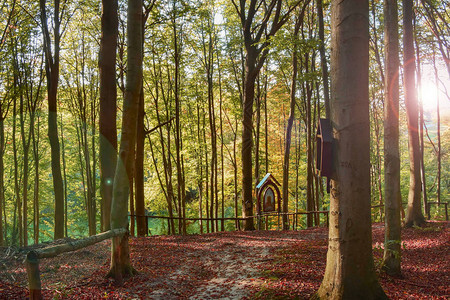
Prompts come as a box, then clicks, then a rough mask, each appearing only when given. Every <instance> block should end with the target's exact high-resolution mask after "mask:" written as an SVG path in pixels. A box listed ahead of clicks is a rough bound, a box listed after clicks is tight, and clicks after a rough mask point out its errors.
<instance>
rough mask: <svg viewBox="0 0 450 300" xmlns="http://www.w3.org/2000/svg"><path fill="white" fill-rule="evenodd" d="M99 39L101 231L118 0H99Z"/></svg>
mask: <svg viewBox="0 0 450 300" xmlns="http://www.w3.org/2000/svg"><path fill="white" fill-rule="evenodd" d="M102 7H103V12H102V38H101V43H100V54H99V69H100V125H99V127H100V155H99V156H100V177H101V179H100V193H101V196H102V208H103V209H102V222H101V223H102V230H104V231H106V230H109V229H110V227H111V225H110V217H111V201H112V190H113V189H112V187H113V185H112V184H113V179H114V171H115V169H116V161H117V128H116V112H117V104H116V99H117V85H116V51H117V36H118V34H119V29H118V26H119V23H118V22H119V21H118V12H117V9H118V2H117V0H113V1H110V0H102Z"/></svg>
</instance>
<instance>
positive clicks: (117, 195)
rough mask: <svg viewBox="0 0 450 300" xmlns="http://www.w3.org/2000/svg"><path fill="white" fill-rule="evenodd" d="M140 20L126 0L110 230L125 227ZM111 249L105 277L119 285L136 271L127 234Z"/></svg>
mask: <svg viewBox="0 0 450 300" xmlns="http://www.w3.org/2000/svg"><path fill="white" fill-rule="evenodd" d="M142 20H143V18H142V0H128V14H127V22H128V24H127V26H128V27H127V39H128V43H127V53H128V56H127V79H126V87H125V98H124V102H123V117H122V134H121V138H120V150H119V158H118V161H117V166H116V173H115V176H114V185H113V198H112V206H111V229H117V228H127V227H128V197H129V195H130V185H129V178H130V177H131V176H132V172H133V165H132V164H133V161H134V157H133V154H134V151H133V149H134V147H135V143H136V127H137V122H136V119H137V114H138V108H139V98H140V95H141V88H142V57H143V54H142V37H143V36H142ZM111 247H112V248H111V270H110V273H109V276H112V277H114V279H115V280H116V281H117V282H118V283H121V282H122V280H123V279H122V278H123V276H126V275H133V274H134V273H135V272H136V271H135V270H134V269H133V267H132V266H131V262H130V250H129V246H128V234H125V235H122V236H118V237H114V238H113V239H112V245H111Z"/></svg>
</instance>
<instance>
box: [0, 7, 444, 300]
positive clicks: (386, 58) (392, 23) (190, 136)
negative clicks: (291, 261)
mask: <svg viewBox="0 0 450 300" xmlns="http://www.w3.org/2000/svg"><path fill="white" fill-rule="evenodd" d="M337 2H338V1H334V0H287V1H281V0H250V1H244V0H239V1H238V0H197V1H191V0H128V1H124V0H111V1H107V0H102V1H93V0H80V1H70V0H39V1H23V0H0V3H1V5H0V19H1V28H0V34H1V39H0V59H1V63H0V101H1V102H0V247H1V248H2V249H7V248H8V249H13V248H14V249H25V248H26V247H29V246H31V247H32V245H39V244H42V243H51V242H53V241H54V240H58V239H63V238H64V239H66V240H67V239H69V240H72V239H80V238H86V237H89V236H91V237H93V236H96V235H97V234H100V233H102V232H107V231H111V230H112V229H113V230H117V229H120V228H127V229H128V231H127V234H126V235H125V236H124V237H122V235H120V236H119V237H113V238H112V242H111V243H112V248H111V249H112V250H111V252H112V254H111V255H112V256H111V270H110V272H112V274H113V275H112V277H114V278H115V279H116V280H119V281H121V280H122V277H121V275H120V276H119V277H117V276H118V275H117V273H115V271H114V270H115V269H114V265H115V263H118V262H122V257H120V255H122V254H120V253H123V252H121V251H119V250H118V249H119V248H120V249H123V248H122V247H124V243H126V244H128V235H129V236H131V237H134V236H138V237H144V236H159V235H161V236H164V235H169V236H170V235H180V236H185V235H192V234H207V233H208V234H209V233H217V234H219V233H221V232H235V231H238V232H240V231H242V232H243V231H253V230H255V229H257V231H260V230H262V229H266V230H270V231H275V230H283V232H284V231H286V230H294V231H297V230H314V229H311V228H313V227H320V228H319V229H318V230H325V229H326V228H327V227H329V228H330V229H329V243H330V249H331V247H332V246H331V245H332V243H333V236H334V238H335V239H341V238H342V239H346V234H347V233H342V232H341V231H340V230H338V229H337V228H338V225H336V226H335V228H336V229H334V225H333V224H339V226H340V224H341V223H339V222H340V221H339V220H338V219H339V218H340V216H341V215H342V216H344V218H347V216H348V218H349V220H350V223H351V222H354V223H358V224H365V225H364V226H362V227H364V228H362V227H361V228H362V229H355V230H356V231H355V232H356V233H355V234H356V235H358V234H359V236H360V237H362V236H369V237H370V235H371V233H372V231H371V228H372V227H371V222H372V223H374V224H381V223H384V226H385V230H386V236H385V237H384V238H380V239H385V240H384V246H383V249H384V258H383V267H382V268H384V269H385V271H386V272H387V273H388V274H389V273H392V274H397V275H398V273H399V272H400V259H399V255H398V253H399V252H400V247H401V245H402V244H401V239H400V231H401V230H402V229H401V228H402V227H409V228H410V227H413V229H412V230H414V228H416V229H417V230H421V229H418V228H420V227H422V226H425V224H426V223H427V220H435V221H437V222H441V221H445V220H446V221H448V212H447V201H448V197H449V195H450V163H449V160H448V157H449V151H450V129H449V128H450V25H449V23H450V11H449V9H448V7H450V2H449V1H448V0H403V1H398V3H397V0H384V1H381V0H367V1H357V0H346V1H344V2H346V3H347V2H349V4H345V5H342V7H341V6H339V5H338V4H337ZM352 3H353V4H354V5H353V6H352ZM361 3H363V4H361ZM358 10H359V11H358ZM341 13H342V15H341ZM345 14H349V15H351V16H350V17H348V18H345ZM352 14H357V15H358V14H360V15H361V20H360V18H359V17H354V16H353V15H352ZM339 18H341V19H339ZM348 19H350V20H351V21H349V22H354V23H350V24H352V25H346V26H341V24H340V22H342V23H345V22H347V21H348ZM361 24H362V25H361ZM346 47H347V48H346ZM336 49H337V50H336ZM333 51H334V52H333ZM358 99H359V100H358ZM361 99H363V100H361ZM360 100H361V101H360ZM366 100H367V101H366ZM358 101H360V102H358ZM358 103H359V104H358ZM327 124H328V125H329V127H330V128H331V129H330V131H329V133H328V134H329V135H330V136H331V137H330V142H329V144H330V145H328V144H327V146H326V147H328V146H329V147H332V148H330V149H332V150H330V151H331V152H330V153H331V154H330V155H329V156H325V154H324V153H325V151H324V149H325V148H324V147H325V146H324V144H321V142H323V143H325V136H326V135H327V133H326V131H327V130H328V125H327ZM326 149H328V148H326ZM366 154H367V155H366ZM366 156H367V159H365V157H366ZM326 164H330V166H331V167H329V169H328V167H325V165H326ZM266 174H267V176H266ZM269 174H270V175H269ZM366 175H367V176H366ZM267 178H269V181H270V182H271V183H270V184H272V186H274V188H275V189H277V192H278V194H277V196H276V197H275V195H274V194H273V192H274V191H273V190H271V192H272V195H273V196H274V198H276V199H277V200H278V203H276V205H275V206H276V207H275V208H273V209H271V210H270V209H269V210H268V211H266V210H265V206H264V205H265V202H264V204H261V203H260V194H261V195H262V196H263V198H264V199H263V200H264V201H265V197H266V196H267V195H268V190H269V189H271V188H270V187H269V188H265V189H264V188H263V189H261V190H259V189H258V188H256V187H257V186H258V184H260V183H261V184H263V183H265V182H267ZM265 180H266V181H265ZM263 186H264V185H263ZM366 187H367V188H366ZM278 189H279V190H278ZM346 199H350V200H346ZM357 199H363V200H361V201H359V200H357ZM263 206H264V208H263ZM261 210H264V211H261ZM125 212H126V213H125ZM358 214H359V215H360V216H359V215H358ZM338 216H339V217H338ZM352 220H353V221H352ZM336 222H337V223H336ZM342 224H344V225H343V226H347V225H348V224H349V223H348V222H347V225H346V224H345V223H342ZM432 224H434V223H432ZM437 224H448V223H445V222H443V223H442V222H441V223H437ZM332 225H333V226H332ZM366 225H367V226H366ZM348 226H349V227H352V225H351V224H350V225H348ZM433 226H434V225H433ZM439 226H440V225H439ZM439 226H438V228H441V227H439ZM442 226H444V227H443V228H445V227H448V225H447V226H446V225H442ZM432 228H434V227H432ZM441 229H442V228H441ZM442 230H445V229H442ZM320 232H321V233H320V234H323V232H322V231H320ZM408 232H409V231H408ZM121 234H122V233H121ZM231 234H235V233H231ZM257 234H259V235H261V233H257ZM268 234H269V233H268ZM270 234H271V235H276V234H277V233H270ZM341 234H342V235H341ZM374 234H375V233H374ZM408 234H412V233H408ZM443 236H444V237H445V236H446V235H445V234H443ZM158 238H162V239H164V237H158ZM167 238H170V237H167ZM202 238H203V236H202ZM447 238H448V236H447ZM141 242H142V240H140V239H136V240H133V238H130V243H131V244H132V245H133V244H136V243H141ZM336 243H337V244H339V242H336ZM367 243H369V246H368V247H372V242H371V239H370V238H369V239H368V242H367ZM366 246H367V245H362V244H361V245H360V244H358V246H357V247H355V250H353V251H360V249H362V248H363V249H365V248H364V247H366ZM127 247H128V246H127ZM336 247H338V246H336ZM358 247H362V248H358ZM370 249H372V248H370ZM342 251H343V253H344V254H345V255H350V256H351V255H352V254H351V253H352V252H351V251H350V252H349V253H347V252H345V251H346V250H342ZM126 252H127V251H126ZM369 252H370V251H369ZM115 255H116V256H115ZM128 255H129V254H128ZM370 257H371V255H370ZM444 257H445V255H444ZM330 259H332V254H330V251H329V253H328V256H327V270H326V271H325V279H324V282H325V281H326V280H332V279H330V278H329V277H330V276H332V275H330V274H329V273H330V272H331V271H330V272H329V271H328V268H330V269H331V268H332V267H331V266H329V265H328V264H329V260H330ZM361 259H365V258H361ZM125 260H126V259H125ZM128 260H129V257H128ZM323 260H324V261H325V257H323ZM336 261H338V260H337V259H336ZM336 263H337V262H336ZM354 263H355V264H357V262H354ZM361 263H362V265H363V266H365V265H366V262H361ZM118 264H119V265H120V263H118ZM127 264H128V266H125V267H124V266H123V265H122V266H121V267H118V269H120V268H122V272H123V274H126V273H130V274H133V273H134V271H135V270H134V269H133V267H132V266H131V265H132V264H133V262H131V264H130V263H129V262H128V263H125V265H127ZM123 268H125V269H126V270H125V269H123ZM372 269H373V266H371V265H370V264H369V266H368V267H367V270H369V271H367V272H368V273H371V272H372V271H373V270H372ZM118 272H119V271H118ZM110 275H111V274H110ZM366 275H367V274H365V275H362V276H366ZM367 276H369V277H370V276H372V275H370V274H369V275H367ZM366 278H368V277H366ZM370 278H372V277H370ZM366 288H367V287H366ZM315 289H316V290H317V288H315ZM324 290H325V288H323V286H321V290H319V292H318V295H319V296H317V297H319V298H320V297H322V296H323V295H322V294H323V293H325V292H324ZM321 291H322V292H321ZM312 293H313V291H311V294H312ZM320 293H322V294H320ZM373 293H374V295H378V296H379V295H380V294H379V291H377V290H376V288H373ZM377 293H378V294H377ZM383 294H384V293H383ZM320 295H322V296H320ZM447 296H448V294H447ZM211 297H212V296H211ZM380 297H381V296H380ZM212 298H213V297H212ZM319 298H318V299H319ZM374 299H375V298H374ZM377 299H378V298H377ZM380 299H381V298H380Z"/></svg>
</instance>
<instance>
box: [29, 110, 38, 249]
mask: <svg viewBox="0 0 450 300" xmlns="http://www.w3.org/2000/svg"><path fill="white" fill-rule="evenodd" d="M36 125H37V126H36V128H37V134H36V131H35V127H34V126H33V127H31V134H32V137H33V158H34V195H33V214H34V215H33V227H34V236H33V237H34V243H35V244H39V127H40V126H39V125H40V118H39V117H38V120H37V124H36Z"/></svg>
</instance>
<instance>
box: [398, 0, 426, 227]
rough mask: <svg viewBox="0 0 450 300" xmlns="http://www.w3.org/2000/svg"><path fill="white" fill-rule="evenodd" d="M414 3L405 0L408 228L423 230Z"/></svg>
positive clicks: (404, 40) (404, 48)
mask: <svg viewBox="0 0 450 300" xmlns="http://www.w3.org/2000/svg"><path fill="white" fill-rule="evenodd" d="M412 20H413V1H412V0H403V31H404V33H403V51H404V55H403V68H404V72H403V74H404V77H405V79H404V83H405V106H406V115H407V120H408V136H409V176H410V179H409V195H408V208H407V212H406V220H405V226H407V227H411V226H413V225H417V226H422V225H423V224H424V223H425V218H424V216H423V214H422V208H421V203H420V196H421V191H420V189H421V185H422V184H421V179H420V148H419V131H418V129H419V127H418V119H419V116H418V105H417V95H416V89H415V86H416V85H415V58H414V44H413V26H412Z"/></svg>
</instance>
